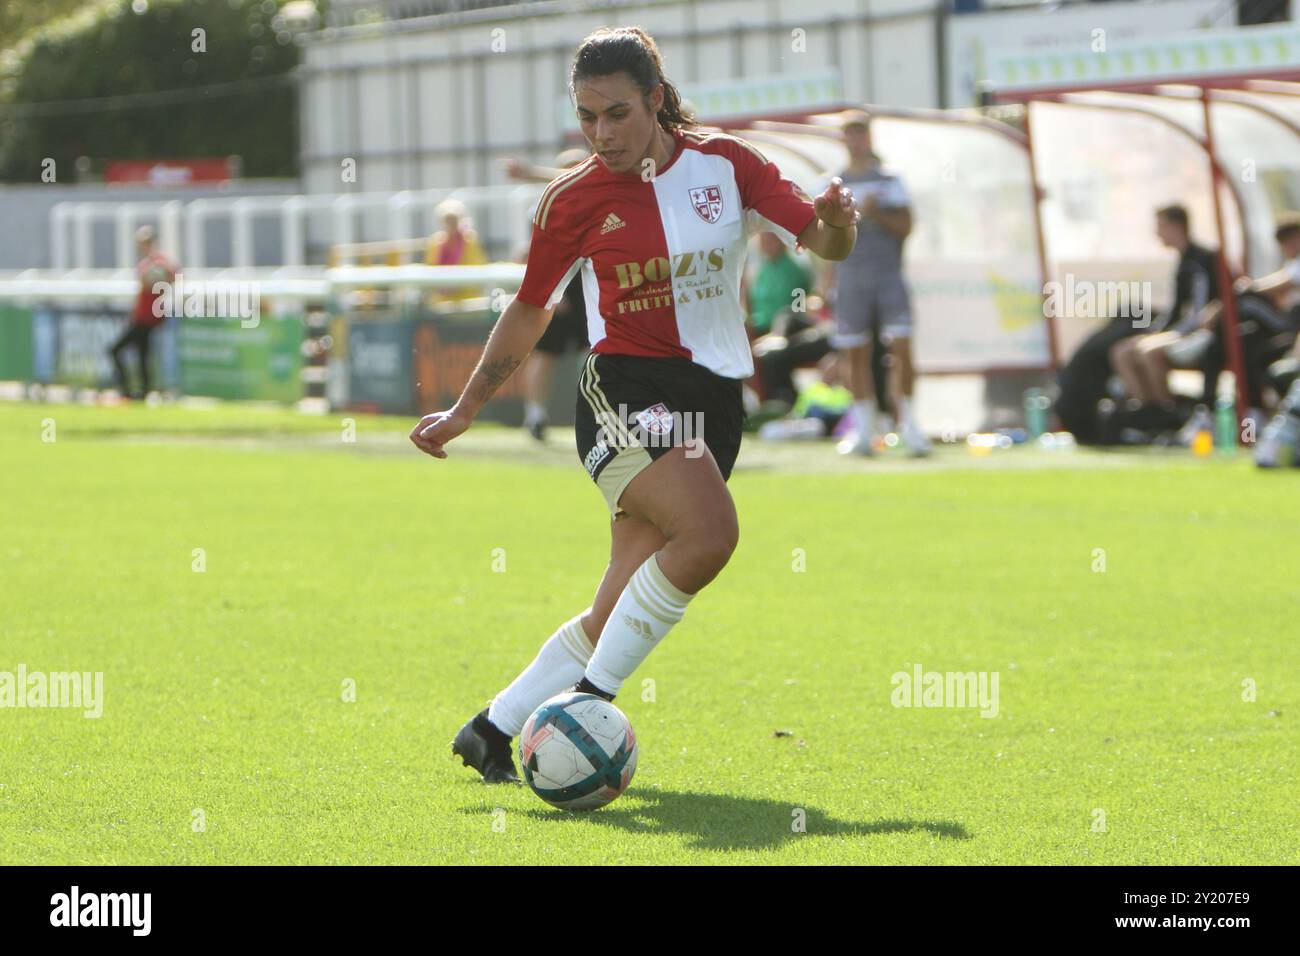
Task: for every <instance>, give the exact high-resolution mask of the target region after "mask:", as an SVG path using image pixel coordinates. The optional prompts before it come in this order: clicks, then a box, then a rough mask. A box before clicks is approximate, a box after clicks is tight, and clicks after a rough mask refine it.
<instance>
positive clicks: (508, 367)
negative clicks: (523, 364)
mask: <svg viewBox="0 0 1300 956" xmlns="http://www.w3.org/2000/svg"><path fill="white" fill-rule="evenodd" d="M518 367H519V359H517V358H515V357H514V356H513V355H507V356H505V358H500V359H497V360H496V361H495V362H484V363H483V364H482V365H480V366H479V369H478V370H479V373H480V374H481V375H482V379H483V380H482V382H481V383H480V384H479V387H478V399H479V401H481V402H486V401H487V400H488V399H489V398H491V397H492V393H493V392H495V391H496V390H497V389H498V388H500V387H501V386H502V384H503V383H504V382H505V380H506V379H508V378H509V377H510V375H511V374H512V373H513V372H514V370H515V369H516V368H518Z"/></svg>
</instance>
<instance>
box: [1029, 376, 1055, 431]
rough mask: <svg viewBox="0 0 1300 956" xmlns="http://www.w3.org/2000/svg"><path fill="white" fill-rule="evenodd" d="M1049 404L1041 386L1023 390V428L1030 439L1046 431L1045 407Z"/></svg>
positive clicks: (1049, 401)
mask: <svg viewBox="0 0 1300 956" xmlns="http://www.w3.org/2000/svg"><path fill="white" fill-rule="evenodd" d="M1051 404H1052V402H1051V399H1049V398H1048V397H1047V393H1046V392H1044V391H1043V390H1042V389H1041V388H1030V389H1026V390H1025V429H1026V431H1028V432H1029V437H1030V438H1031V439H1034V438H1037V437H1038V436H1039V435H1041V434H1042V433H1043V432H1045V431H1047V409H1048V407H1049V406H1050V405H1051Z"/></svg>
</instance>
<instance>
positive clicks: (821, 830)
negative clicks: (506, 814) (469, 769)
mask: <svg viewBox="0 0 1300 956" xmlns="http://www.w3.org/2000/svg"><path fill="white" fill-rule="evenodd" d="M796 810H802V811H803V815H804V816H803V826H804V829H805V830H806V834H805V833H799V832H797V831H796V830H795V829H794V824H795V821H796V819H797V817H796V813H795V811H796ZM512 812H515V813H520V812H522V813H525V814H527V815H528V816H530V817H534V818H536V819H538V820H550V821H554V822H557V823H568V822H574V823H577V822H582V823H598V824H602V825H604V826H609V827H615V828H617V829H619V830H624V831H626V832H628V833H675V834H682V835H685V836H686V837H687V838H689V839H690V841H691V847H692V849H698V850H719V851H722V850H757V849H766V848H773V847H778V846H780V845H781V844H783V843H785V842H786V841H787V840H793V839H798V838H801V837H803V836H805V835H809V836H838V837H855V836H871V835H873V834H889V833H918V832H919V833H930V834H933V835H934V836H938V837H943V838H946V839H950V840H969V839H971V835H970V833H969V832H967V830H966V828H965V827H963V826H962V825H961V824H959V823H952V822H949V821H944V820H894V819H881V820H837V819H835V818H834V817H832V816H829V815H828V814H826V813H823V812H822V811H821V810H818V809H817V808H816V807H807V806H800V805H799V804H798V803H796V802H794V801H788V802H785V801H778V800H760V799H754V798H752V797H734V796H724V795H722V794H716V793H682V792H680V791H676V790H656V789H649V788H645V789H637V790H634V791H633V792H631V793H629V794H627V795H625V796H623V797H620V798H619V799H618V800H616V801H615V802H614V803H612V804H610V805H609V806H607V807H603V808H601V809H600V810H595V811H592V812H588V813H570V812H567V811H564V810H557V809H553V808H551V807H547V806H545V805H544V804H539V805H538V806H536V807H530V808H529V809H527V810H523V811H519V810H516V811H512Z"/></svg>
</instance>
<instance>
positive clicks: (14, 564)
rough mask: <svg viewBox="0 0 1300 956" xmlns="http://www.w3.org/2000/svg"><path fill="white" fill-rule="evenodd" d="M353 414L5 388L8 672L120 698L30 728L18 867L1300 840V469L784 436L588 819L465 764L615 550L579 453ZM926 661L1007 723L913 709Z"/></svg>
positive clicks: (750, 453) (1229, 852)
mask: <svg viewBox="0 0 1300 956" xmlns="http://www.w3.org/2000/svg"><path fill="white" fill-rule="evenodd" d="M344 417H345V416H343V415H333V416H330V417H325V418H309V417H303V416H299V415H296V414H294V413H291V412H288V411H274V410H263V409H259V408H234V407H219V408H214V409H199V410H195V409H188V408H179V407H166V408H157V409H146V408H140V407H137V406H133V407H130V408H116V409H99V408H81V407H76V406H56V405H31V404H18V405H14V404H9V405H3V406H0V459H2V460H3V468H2V469H0V517H2V520H0V533H2V534H3V539H2V540H0V672H3V671H8V672H15V671H16V669H17V668H18V666H19V665H20V664H21V665H23V666H25V667H26V669H27V670H28V671H29V672H31V671H42V672H54V671H71V670H76V671H89V672H102V673H103V674H104V700H103V716H102V717H100V718H98V719H91V718H87V717H85V716H83V715H82V714H81V713H80V712H77V711H73V710H68V709H53V708H44V709H42V708H23V709H19V708H16V707H10V708H0V864H35V863H49V864H70V863H94V864H99V863H103V864H108V863H113V864H144V863H192V864H236V863H251V864H262V863H268V864H269V863H411V864H418V863H451V862H469V863H474V862H482V863H590V862H596V861H598V862H623V863H722V864H740V863H748V864H755V863H793V864H814V863H882V864H894V863H901V864H969V863H996V864H1016V863H1078V864H1154V863H1160V864H1180V863H1229V864H1247V863H1250V864H1259V863H1292V864H1294V863H1297V862H1300V851H1297V841H1296V839H1295V829H1294V827H1295V823H1296V806H1297V805H1298V804H1300V792H1298V791H1300V787H1298V785H1297V750H1298V749H1300V735H1297V733H1296V732H1295V729H1294V728H1293V727H1291V726H1290V725H1291V724H1294V723H1295V722H1296V720H1297V719H1300V667H1298V666H1297V659H1298V658H1300V649H1298V646H1297V635H1298V634H1300V628H1298V627H1297V624H1296V622H1297V618H1298V617H1300V582H1298V580H1297V576H1296V565H1295V556H1296V530H1297V527H1300V495H1297V494H1296V493H1295V485H1294V476H1293V475H1289V474H1282V475H1279V474H1261V473H1257V472H1256V471H1255V469H1254V468H1253V466H1252V465H1251V464H1250V463H1249V461H1248V459H1247V457H1246V456H1245V455H1241V456H1238V457H1237V458H1235V459H1233V460H1229V461H1222V460H1217V459H1216V460H1206V461H1195V460H1192V459H1190V458H1188V457H1185V456H1182V455H1178V456H1168V455H1114V454H1112V455H1107V454H1090V453H1086V452H1082V451H1081V452H1078V453H1076V454H1073V455H1064V456H1062V455H1056V456H1053V454H1052V453H1042V452H1038V451H1037V450H1030V449H1020V448H1018V449H1013V450H1011V451H1007V452H1003V453H1000V455H998V456H993V457H990V458H987V459H983V460H977V459H974V458H973V457H971V456H970V455H968V454H967V453H966V451H965V449H962V448H940V449H938V453H937V454H936V455H935V457H934V458H933V459H932V460H931V461H928V462H920V463H917V462H910V461H906V460H903V459H901V458H899V459H898V460H893V459H890V460H885V461H874V462H849V463H845V462H842V461H840V460H838V458H837V456H835V454H834V451H833V450H832V449H831V448H829V447H828V446H814V447H800V448H795V449H764V448H761V447H759V446H758V444H757V443H756V442H754V441H753V440H752V439H747V448H746V450H744V451H742V457H741V463H740V467H739V468H738V469H737V472H736V474H735V475H734V476H733V478H732V482H731V485H732V490H733V493H734V495H735V498H736V501H737V505H738V508H739V512H740V520H741V543H740V547H739V550H738V551H737V553H736V555H735V557H734V558H733V560H732V563H731V564H730V566H729V567H728V568H727V569H726V570H725V571H724V572H723V574H722V576H721V577H720V578H719V579H718V580H717V581H716V582H715V583H714V584H713V585H711V586H710V587H709V588H708V589H707V590H706V591H704V592H703V593H702V595H701V596H700V597H699V598H697V599H696V600H695V601H694V603H693V604H692V605H691V608H690V611H689V612H688V614H687V616H686V618H685V620H684V621H683V622H682V624H681V625H679V626H678V627H677V628H676V629H675V630H674V631H673V633H672V634H671V635H670V636H669V638H668V639H667V640H665V641H664V643H663V644H662V645H661V646H660V647H659V648H657V649H656V650H655V652H654V653H653V654H652V655H651V656H650V658H649V659H648V660H647V661H646V663H645V664H644V665H643V666H642V668H641V669H640V670H639V671H638V672H637V673H636V674H635V675H634V676H633V678H632V680H631V681H629V683H628V685H627V686H626V687H625V688H624V692H623V693H622V694H621V695H620V696H619V700H618V703H619V704H620V706H622V708H623V709H624V710H625V711H626V713H627V714H628V716H629V717H630V718H631V720H632V722H633V725H634V726H635V727H636V729H637V732H638V737H639V742H640V758H639V764H638V769H637V773H636V777H635V779H634V780H633V783H632V786H631V787H630V788H629V790H628V792H627V793H626V794H625V795H624V796H623V797H621V798H620V799H619V800H618V801H616V802H615V803H614V804H612V805H610V806H609V807H607V808H605V809H603V810H600V811H596V812H594V813H589V814H584V815H575V814H566V813H564V812H561V811H557V810H553V809H552V808H550V807H548V806H546V805H545V804H543V803H542V802H541V801H540V800H538V799H537V798H536V797H534V796H533V794H532V793H531V792H530V791H528V790H527V789H526V788H524V787H518V788H502V787H486V786H484V785H483V784H481V783H480V782H479V781H478V779H477V776H476V775H475V774H473V773H472V772H471V771H470V770H468V769H466V768H463V767H461V765H460V762H459V760H454V759H453V758H452V757H451V755H450V752H449V747H448V743H449V741H450V739H451V736H452V734H453V733H454V732H455V730H456V729H457V728H458V727H459V726H460V724H461V723H462V722H463V721H464V720H465V719H466V718H467V717H469V716H470V715H471V714H473V713H474V712H475V711H476V710H478V709H479V708H481V707H482V706H483V704H484V702H485V701H486V700H487V699H488V698H489V697H490V696H492V694H494V693H495V692H496V691H497V690H499V689H500V688H501V687H503V686H504V685H505V684H506V683H507V682H508V681H509V680H511V679H512V678H513V677H514V676H515V674H516V673H517V672H518V671H519V670H520V669H521V668H522V667H523V665H525V664H526V663H527V662H528V661H530V660H531V659H532V657H533V655H534V654H535V652H536V651H537V648H538V647H539V646H540V644H541V642H542V641H543V640H544V639H545V638H546V637H547V635H549V634H550V633H551V632H552V631H553V630H554V628H555V627H556V626H557V625H558V624H560V623H561V622H563V621H564V620H566V619H567V618H569V617H570V616H572V615H573V614H575V613H577V612H578V611H580V610H581V609H582V608H584V607H586V606H587V604H588V603H589V602H590V599H591V595H592V593H593V590H594V588H595V585H596V582H597V581H598V579H599V576H600V574H601V572H602V570H603V568H604V563H605V559H606V557H607V555H608V518H607V516H606V513H605V511H604V508H603V502H602V500H601V497H600V495H599V493H598V492H597V490H596V489H595V487H594V486H593V485H592V484H591V482H590V481H589V480H588V479H587V477H586V475H585V473H584V472H583V471H582V469H581V466H580V465H579V463H578V461H577V458H576V455H575V454H574V452H573V450H572V447H571V445H570V444H568V442H571V436H570V437H566V436H564V435H563V433H559V432H557V433H556V434H555V437H554V438H553V439H552V441H553V443H554V445H555V446H556V447H555V448H553V449H552V450H550V451H547V452H545V453H542V454H538V455H535V456H534V455H533V452H532V451H531V450H530V448H529V446H528V445H527V444H526V439H524V438H523V437H521V436H519V435H517V434H516V433H515V432H514V431H513V430H506V429H500V428H493V427H490V426H486V425H483V426H476V427H475V429H474V430H472V431H471V432H470V433H468V434H467V435H466V436H465V437H464V438H463V439H462V440H461V441H460V442H458V443H456V444H453V445H452V446H450V449H449V450H450V451H451V455H452V457H451V458H449V459H448V460H446V461H434V460H432V459H430V458H427V457H425V456H423V455H421V454H419V453H418V452H417V451H416V450H415V449H414V448H413V447H411V446H410V445H409V443H407V441H406V438H405V433H406V431H407V430H408V429H409V428H410V426H411V424H413V422H412V421H411V420H407V419H394V418H369V417H364V416H354V417H355V428H356V441H344V440H343V439H344V437H345V436H344V435H343V432H342V428H343V427H344V426H343V423H342V420H343V418H344ZM45 420H50V421H45ZM51 429H52V430H53V433H52V434H51V433H50V432H51ZM43 438H53V439H54V440H53V441H46V440H43ZM530 456H532V457H534V458H535V460H529V457H530ZM195 549H202V551H201V555H196V550H195ZM496 549H502V550H500V551H498V550H496ZM797 549H800V550H797ZM1098 549H1101V550H1098ZM200 557H201V560H202V566H203V567H204V570H203V571H201V572H200V571H196V570H195V567H196V561H198V560H199V559H200ZM502 560H503V561H504V568H503V569H502ZM1103 561H1104V570H1100V567H1101V562H1103ZM494 564H495V567H494ZM800 566H802V568H803V570H797V568H799V567H800ZM916 665H920V666H921V667H923V668H924V669H925V670H927V671H941V672H946V671H960V672H966V671H976V672H980V671H983V672H990V673H991V672H996V673H997V674H998V676H999V704H998V713H997V715H996V716H995V717H982V716H980V713H979V711H978V710H977V709H971V708H952V707H948V708H904V707H896V706H894V705H893V704H892V703H891V694H892V692H893V686H892V684H891V677H892V675H894V674H895V673H897V672H900V671H901V672H911V670H912V668H913V667H914V666H916ZM646 680H650V681H652V682H653V683H652V684H643V681H646ZM353 686H354V687H355V700H350V699H347V698H348V697H349V696H350V694H349V693H348V688H349V687H353ZM1252 688H1253V691H1254V692H1253V699H1250V698H1251V697H1252V694H1251V692H1250V691H1251V689H1252ZM651 691H652V692H651ZM778 731H781V732H783V733H781V734H778V733H777V732H778Z"/></svg>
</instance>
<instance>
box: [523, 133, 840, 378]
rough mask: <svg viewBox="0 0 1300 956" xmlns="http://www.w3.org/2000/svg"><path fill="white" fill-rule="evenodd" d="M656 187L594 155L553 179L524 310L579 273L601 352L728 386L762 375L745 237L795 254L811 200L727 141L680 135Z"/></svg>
mask: <svg viewBox="0 0 1300 956" xmlns="http://www.w3.org/2000/svg"><path fill="white" fill-rule="evenodd" d="M673 137H674V139H675V140H676V142H677V148H676V151H675V152H674V153H673V156H672V159H670V160H669V162H668V163H667V165H665V166H664V167H663V168H662V169H660V170H659V171H658V174H657V175H656V176H655V177H654V178H653V179H652V180H650V181H648V182H646V181H643V180H642V178H641V174H640V172H639V171H633V172H627V173H616V172H611V171H610V170H609V169H608V168H607V167H606V166H605V164H604V163H603V162H601V160H600V159H599V158H598V157H596V156H594V155H593V156H592V157H591V158H589V159H587V160H585V161H584V162H582V163H581V164H579V165H578V166H575V167H574V168H573V169H571V170H568V171H566V172H565V173H564V174H563V175H562V176H559V177H557V178H556V179H554V180H552V181H551V183H550V184H549V185H548V186H547V187H546V190H545V191H544V192H543V194H542V198H541V200H540V201H539V202H538V205H537V211H536V213H535V214H534V216H533V238H532V244H531V246H530V248H529V253H528V266H527V269H526V270H525V274H524V281H523V284H522V285H521V286H520V288H519V293H518V298H519V300H520V301H521V302H525V303H527V304H528V305H532V306H536V307H538V308H550V307H551V306H554V305H555V304H556V303H557V302H559V301H560V298H561V296H562V295H563V294H564V289H565V287H566V286H568V284H569V281H570V280H571V279H572V278H573V276H574V274H575V273H577V272H578V270H579V269H581V270H582V291H583V295H584V297H585V298H586V303H587V332H588V336H589V338H590V341H591V345H592V351H594V352H601V353H611V354H617V355H650V356H675V357H680V358H688V359H691V360H692V361H694V362H696V363H697V364H699V365H703V366H704V367H705V368H707V369H710V370H711V371H713V372H715V373H717V374H718V375H722V376H725V377H727V378H748V377H749V376H750V375H752V374H753V373H754V362H753V358H752V357H751V355H750V350H749V340H748V338H747V337H746V335H745V325H744V315H745V314H744V310H743V309H742V307H741V299H740V282H741V278H742V274H743V272H744V264H745V263H744V258H745V249H746V245H747V239H748V237H749V235H750V234H751V233H752V232H757V231H762V230H770V231H772V232H774V233H776V234H777V235H778V236H780V237H781V239H782V241H784V242H785V244H786V245H787V246H790V247H792V248H793V247H795V246H796V244H797V239H798V236H799V234H800V233H801V232H802V231H803V230H804V228H805V227H806V226H807V225H808V224H809V223H810V222H812V220H813V218H814V216H815V213H814V211H813V203H812V199H811V198H810V197H809V196H808V194H807V193H806V192H804V191H803V190H802V189H800V188H799V187H798V186H797V185H795V184H794V183H792V182H791V181H789V180H788V179H784V178H782V176H781V171H780V170H779V169H778V168H777V166H776V164H775V163H772V162H769V161H768V160H767V158H766V157H764V156H763V154H762V153H760V152H759V151H758V150H757V149H755V148H754V147H753V146H751V145H750V144H748V143H746V142H744V141H743V140H740V139H737V138H736V137H734V136H729V135H727V134H725V133H713V134H704V133H697V132H693V131H689V130H687V131H682V130H675V131H674V132H673Z"/></svg>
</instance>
